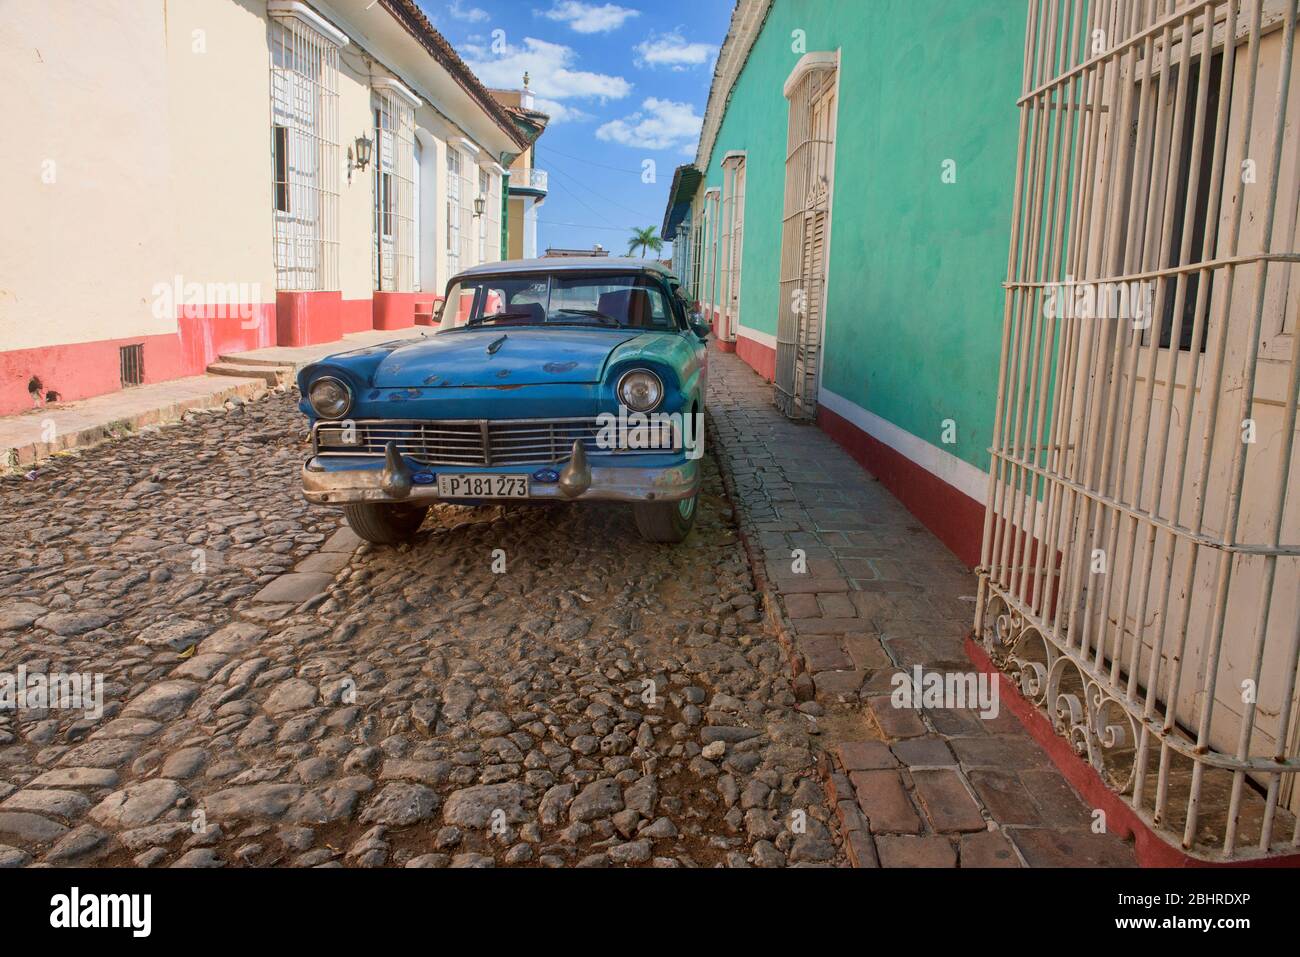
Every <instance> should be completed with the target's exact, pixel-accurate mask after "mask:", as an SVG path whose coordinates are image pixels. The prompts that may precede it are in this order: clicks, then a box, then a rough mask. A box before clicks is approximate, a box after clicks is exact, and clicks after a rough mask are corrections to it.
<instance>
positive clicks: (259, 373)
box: [207, 361, 294, 386]
mask: <svg viewBox="0 0 1300 957" xmlns="http://www.w3.org/2000/svg"><path fill="white" fill-rule="evenodd" d="M207 371H208V374H209V375H226V376H234V377H236V378H239V379H261V380H262V381H263V382H265V383H266V384H267V385H268V386H277V385H288V384H289V383H291V382H292V381H293V375H294V370H293V366H285V365H263V364H260V363H251V362H239V363H234V362H222V361H217V362H214V363H212V365H210V366H208V370H207Z"/></svg>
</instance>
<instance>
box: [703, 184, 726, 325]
mask: <svg viewBox="0 0 1300 957" xmlns="http://www.w3.org/2000/svg"><path fill="white" fill-rule="evenodd" d="M721 207H722V200H721V193H720V191H719V190H718V188H717V187H716V186H711V187H709V188H708V189H706V190H705V191H704V211H703V218H704V233H705V236H704V269H703V272H704V279H703V283H702V288H701V289H700V293H699V295H700V299H701V300H702V305H703V306H704V318H705V320H706V321H708V322H709V323H712V322H713V321H714V318H715V317H716V314H717V308H718V271H719V270H718V251H719V248H720V246H721V228H720V227H721V224H720V223H719V221H718V220H719V218H720V216H721Z"/></svg>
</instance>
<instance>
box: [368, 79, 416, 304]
mask: <svg viewBox="0 0 1300 957" xmlns="http://www.w3.org/2000/svg"><path fill="white" fill-rule="evenodd" d="M374 87H375V89H374V96H373V106H374V113H375V157H374V166H375V178H374V190H375V203H374V209H375V225H374V233H375V235H374V250H375V255H374V257H373V259H374V279H375V288H376V289H377V290H381V291H384V292H412V291H414V289H415V108H416V107H417V106H419V105H420V101H419V99H417V98H416V97H415V95H414V94H412V93H411V92H410V91H409V90H407V89H406V88H405V87H404V86H402V85H401V84H400V83H398V82H397V81H395V80H377V81H375V84H374Z"/></svg>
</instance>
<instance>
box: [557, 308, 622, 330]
mask: <svg viewBox="0 0 1300 957" xmlns="http://www.w3.org/2000/svg"><path fill="white" fill-rule="evenodd" d="M555 311H556V312H566V313H568V314H569V315H571V316H590V317H591V318H592V319H598V320H600V321H601V322H603V323H605V324H606V325H609V326H615V327H616V328H619V329H621V328H623V323H621V322H619V321H618V320H617V319H615V318H614V317H613V316H607V315H605V314H604V313H603V312H599V311H597V310H595V309H557V310H555Z"/></svg>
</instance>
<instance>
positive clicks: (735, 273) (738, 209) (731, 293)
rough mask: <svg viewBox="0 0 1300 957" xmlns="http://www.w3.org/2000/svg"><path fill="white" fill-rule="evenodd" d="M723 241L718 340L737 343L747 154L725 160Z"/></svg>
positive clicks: (722, 219) (736, 154) (743, 246)
mask: <svg viewBox="0 0 1300 957" xmlns="http://www.w3.org/2000/svg"><path fill="white" fill-rule="evenodd" d="M722 176H723V180H722V215H721V223H722V229H723V233H722V238H721V240H720V242H719V257H720V259H719V265H720V267H721V269H720V275H719V302H718V308H719V309H720V310H721V312H722V324H721V328H720V332H719V336H720V337H721V338H722V339H725V340H727V341H729V342H734V341H735V338H736V329H737V328H738V327H739V325H740V279H741V268H740V267H741V264H742V262H743V260H744V249H745V154H744V153H729V154H728V155H727V156H726V157H725V158H724V159H723V160H722Z"/></svg>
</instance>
